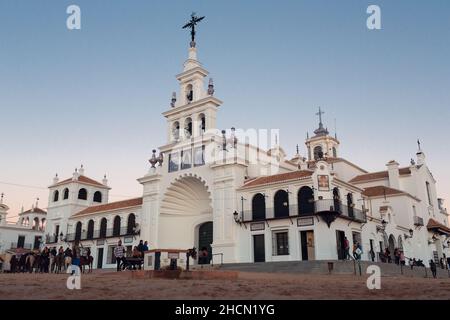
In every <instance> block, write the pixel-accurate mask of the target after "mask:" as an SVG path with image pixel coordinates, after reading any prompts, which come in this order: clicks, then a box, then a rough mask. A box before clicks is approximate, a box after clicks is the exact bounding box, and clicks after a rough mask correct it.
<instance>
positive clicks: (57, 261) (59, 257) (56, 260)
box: [53, 253, 65, 273]
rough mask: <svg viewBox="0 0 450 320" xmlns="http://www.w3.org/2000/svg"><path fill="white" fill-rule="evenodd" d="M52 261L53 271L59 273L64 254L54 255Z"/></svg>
mask: <svg viewBox="0 0 450 320" xmlns="http://www.w3.org/2000/svg"><path fill="white" fill-rule="evenodd" d="M53 263H54V267H55V268H54V271H55V273H61V270H62V269H63V268H64V266H65V259H64V254H63V253H58V254H57V255H56V257H55V258H54V260H53Z"/></svg>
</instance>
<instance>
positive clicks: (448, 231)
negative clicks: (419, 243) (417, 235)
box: [427, 218, 450, 236]
mask: <svg viewBox="0 0 450 320" xmlns="http://www.w3.org/2000/svg"><path fill="white" fill-rule="evenodd" d="M427 229H428V230H429V231H433V232H436V233H439V234H444V235H447V236H450V228H449V227H447V226H446V225H443V224H442V223H439V222H438V221H436V220H434V219H431V218H430V220H428V224H427Z"/></svg>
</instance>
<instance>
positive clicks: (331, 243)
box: [45, 42, 450, 268]
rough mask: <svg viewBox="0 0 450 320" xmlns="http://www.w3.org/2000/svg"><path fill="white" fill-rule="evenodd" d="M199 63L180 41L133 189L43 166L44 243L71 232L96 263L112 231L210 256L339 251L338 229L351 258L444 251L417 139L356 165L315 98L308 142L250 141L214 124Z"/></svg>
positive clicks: (214, 101)
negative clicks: (315, 122)
mask: <svg viewBox="0 0 450 320" xmlns="http://www.w3.org/2000/svg"><path fill="white" fill-rule="evenodd" d="M208 75H209V73H208V71H207V70H206V69H205V68H204V67H203V66H202V64H201V63H200V62H199V60H198V59H197V48H196V46H195V42H192V43H191V47H190V48H189V56H188V59H187V60H186V61H185V63H184V66H183V70H182V72H181V73H180V74H178V75H177V76H176V78H177V80H178V82H179V93H178V94H176V93H174V94H173V96H172V100H171V102H170V105H169V106H168V109H167V111H166V112H164V113H163V116H164V118H165V120H166V122H167V133H166V136H167V143H166V144H165V145H163V146H160V147H159V148H158V149H159V150H158V151H157V150H153V154H152V155H151V158H150V160H149V162H150V165H149V170H148V172H147V173H146V174H144V175H143V176H142V177H139V178H138V179H137V181H138V183H140V184H141V185H142V196H141V197H137V198H134V199H129V200H124V201H119V202H109V201H108V193H109V190H110V187H109V186H108V181H107V180H106V177H105V178H104V179H103V180H102V181H101V182H99V181H96V180H94V179H91V178H88V177H87V176H86V175H85V172H84V168H80V169H77V170H76V171H75V172H74V173H73V174H72V177H71V178H69V179H66V180H59V178H58V177H55V179H54V181H53V183H52V185H51V186H50V187H49V202H48V212H47V224H46V231H45V233H46V237H45V244H46V245H48V246H60V245H62V246H66V245H67V244H68V243H72V242H73V241H75V240H80V241H81V243H82V245H83V247H85V248H86V247H89V248H90V249H91V253H92V255H93V256H94V267H97V268H105V267H112V266H113V265H114V263H115V260H114V257H113V254H112V253H113V251H114V247H115V245H116V244H117V241H118V240H119V239H121V240H122V242H123V243H124V245H125V246H127V249H128V250H130V251H131V248H132V247H133V246H135V245H137V243H138V242H139V240H140V239H143V240H147V241H148V242H149V246H150V248H151V249H180V250H181V249H189V248H192V247H196V248H203V247H204V248H206V249H208V251H209V260H213V262H214V263H217V262H219V261H223V262H224V263H236V262H264V261H289V260H330V259H331V260H335V259H344V258H345V248H344V243H345V242H346V239H347V240H348V241H349V243H350V246H352V245H353V244H356V243H359V244H360V245H361V246H362V251H363V254H362V259H363V260H374V261H379V259H380V258H381V256H380V255H379V253H381V252H384V251H385V249H386V248H389V249H390V251H391V254H393V252H394V249H395V248H401V249H403V250H404V252H405V256H406V257H410V258H416V259H422V260H424V261H429V260H430V259H439V258H441V257H444V255H446V256H448V254H449V253H450V252H449V249H448V248H449V244H450V242H449V236H450V228H449V222H448V213H447V211H446V209H445V208H444V206H443V200H441V199H439V198H438V195H437V191H436V187H435V185H436V181H435V179H434V177H433V175H432V174H431V172H430V170H429V168H428V167H427V164H426V158H425V153H424V152H423V151H421V150H419V151H418V152H417V154H416V160H414V161H412V162H411V163H410V164H409V165H407V166H400V165H399V164H398V163H397V162H395V161H389V162H388V163H387V164H386V168H385V170H383V171H380V172H367V171H366V170H364V169H363V168H362V167H360V166H359V165H356V164H354V163H352V162H350V161H348V160H346V159H344V158H343V157H341V155H340V151H339V146H340V141H339V140H338V139H337V137H336V136H331V135H330V134H329V132H328V130H327V129H326V128H325V127H324V125H323V123H322V112H321V111H320V110H319V116H320V121H319V127H318V128H317V129H316V130H315V131H314V135H313V136H311V137H308V138H307V139H306V141H305V144H306V147H307V150H308V154H307V155H305V156H301V155H300V154H299V152H297V154H296V155H295V157H294V158H292V159H287V158H286V153H285V152H284V151H283V149H282V148H281V147H280V146H279V143H278V139H277V138H275V143H271V145H270V146H269V147H268V148H262V147H260V146H258V139H256V140H255V139H254V137H253V136H252V137H249V132H243V131H242V130H235V129H234V128H232V129H230V130H223V131H220V130H217V126H216V119H217V114H218V110H219V107H220V106H221V104H222V101H221V100H219V99H218V98H217V97H216V96H215V90H214V83H213V81H212V79H209V81H207V80H208V79H207V77H208ZM272 140H273V139H271V141H272ZM255 141H256V143H254V142H255Z"/></svg>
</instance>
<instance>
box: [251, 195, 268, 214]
mask: <svg viewBox="0 0 450 320" xmlns="http://www.w3.org/2000/svg"><path fill="white" fill-rule="evenodd" d="M264 219H266V197H265V196H264V195H263V194H262V193H257V194H255V195H254V196H253V199H252V220H264Z"/></svg>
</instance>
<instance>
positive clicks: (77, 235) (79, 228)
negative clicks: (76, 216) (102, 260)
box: [75, 221, 82, 240]
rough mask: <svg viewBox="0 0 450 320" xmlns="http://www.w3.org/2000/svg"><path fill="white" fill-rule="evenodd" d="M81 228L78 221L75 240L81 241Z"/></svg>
mask: <svg viewBox="0 0 450 320" xmlns="http://www.w3.org/2000/svg"><path fill="white" fill-rule="evenodd" d="M81 227H82V225H81V221H78V222H77V225H76V227H75V240H81Z"/></svg>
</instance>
